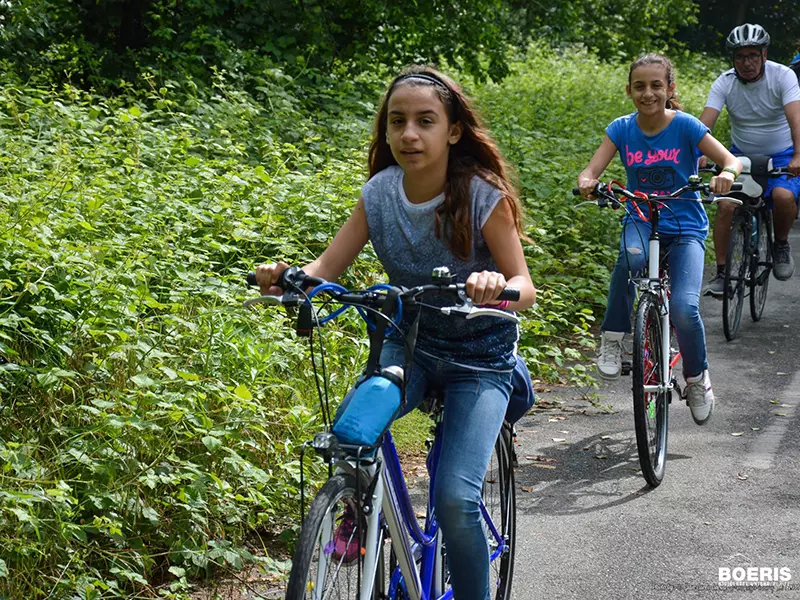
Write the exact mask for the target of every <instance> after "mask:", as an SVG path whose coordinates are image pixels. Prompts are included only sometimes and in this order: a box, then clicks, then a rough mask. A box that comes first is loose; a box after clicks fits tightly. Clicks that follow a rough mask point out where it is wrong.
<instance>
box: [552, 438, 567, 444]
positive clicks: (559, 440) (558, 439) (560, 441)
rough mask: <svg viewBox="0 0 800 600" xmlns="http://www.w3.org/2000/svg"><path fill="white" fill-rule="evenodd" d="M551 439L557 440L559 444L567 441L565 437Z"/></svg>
mask: <svg viewBox="0 0 800 600" xmlns="http://www.w3.org/2000/svg"><path fill="white" fill-rule="evenodd" d="M553 441H554V442H557V443H559V444H563V443H564V442H566V441H567V439H566V438H553Z"/></svg>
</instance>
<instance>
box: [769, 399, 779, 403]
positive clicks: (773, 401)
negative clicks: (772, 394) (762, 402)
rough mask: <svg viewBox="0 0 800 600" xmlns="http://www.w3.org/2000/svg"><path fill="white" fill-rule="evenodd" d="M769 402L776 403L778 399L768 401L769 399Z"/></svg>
mask: <svg viewBox="0 0 800 600" xmlns="http://www.w3.org/2000/svg"><path fill="white" fill-rule="evenodd" d="M769 403H770V404H777V403H778V401H777V400H770V401H769Z"/></svg>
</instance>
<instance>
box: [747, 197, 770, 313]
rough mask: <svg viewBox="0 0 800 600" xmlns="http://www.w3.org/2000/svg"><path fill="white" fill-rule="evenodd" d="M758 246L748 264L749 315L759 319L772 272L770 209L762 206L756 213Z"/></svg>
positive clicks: (764, 304) (765, 301)
mask: <svg viewBox="0 0 800 600" xmlns="http://www.w3.org/2000/svg"><path fill="white" fill-rule="evenodd" d="M756 226H757V227H758V248H757V249H754V250H756V251H757V254H756V251H754V252H753V259H752V263H751V265H750V317H751V318H752V319H753V321H754V322H757V321H760V320H761V316H762V315H763V314H764V307H765V306H766V305H767V290H768V289H769V280H770V275H771V274H772V211H770V210H769V209H768V208H762V209H760V210H759V211H758V212H757V213H756Z"/></svg>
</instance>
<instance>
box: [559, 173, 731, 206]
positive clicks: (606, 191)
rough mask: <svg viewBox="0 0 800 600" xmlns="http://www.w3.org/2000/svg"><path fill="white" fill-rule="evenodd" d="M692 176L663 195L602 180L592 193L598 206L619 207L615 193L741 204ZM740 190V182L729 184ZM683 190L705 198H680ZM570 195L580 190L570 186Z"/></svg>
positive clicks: (647, 199) (649, 198) (629, 196)
mask: <svg viewBox="0 0 800 600" xmlns="http://www.w3.org/2000/svg"><path fill="white" fill-rule="evenodd" d="M693 177H695V176H691V177H690V179H689V183H687V184H686V185H684V186H682V187H680V188H678V189H677V190H675V191H674V192H671V193H669V194H664V195H658V194H648V195H644V194H636V193H634V192H631V191H629V190H626V189H625V188H623V187H620V186H618V185H610V184H607V183H603V182H602V181H600V182H598V183H597V186H596V187H595V189H594V194H595V195H597V196H598V199H597V205H598V206H600V207H604V206H608V205H609V204H610V205H611V206H612V207H613V208H615V209H616V208H619V206H620V204H621V202H620V200H619V198H617V196H616V195H617V194H619V195H621V196H624V197H625V198H627V199H629V200H634V201H635V200H638V201H641V202H648V203H651V202H657V203H662V202H664V201H665V200H688V201H690V202H701V203H703V204H713V203H714V202H717V201H718V200H725V201H727V202H733V203H734V204H741V203H742V202H741V200H737V199H736V198H729V197H727V196H719V197H717V196H715V194H714V192H712V191H711V189H710V188H709V185H708V184H707V183H703V182H701V181H693V180H692V179H693ZM741 190H742V184H741V183H733V184H731V191H734V192H738V191H741ZM684 192H703V193H704V194H706V197H705V198H699V199H698V198H685V197H684V198H682V197H681V194H683V193H684ZM572 195H573V196H580V195H581V191H580V189H578V188H572Z"/></svg>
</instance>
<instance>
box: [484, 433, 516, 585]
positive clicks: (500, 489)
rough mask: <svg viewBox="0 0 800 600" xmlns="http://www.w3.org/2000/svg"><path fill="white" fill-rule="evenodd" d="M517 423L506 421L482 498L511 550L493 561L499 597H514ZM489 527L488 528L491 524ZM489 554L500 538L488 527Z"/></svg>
mask: <svg viewBox="0 0 800 600" xmlns="http://www.w3.org/2000/svg"><path fill="white" fill-rule="evenodd" d="M513 452H514V435H513V427H512V426H511V425H510V424H509V423H507V422H504V423H503V426H502V427H501V429H500V433H499V435H498V436H497V441H496V442H495V445H494V451H493V452H492V458H491V461H490V462H489V468H488V469H487V470H486V475H485V476H484V480H483V490H482V494H481V495H482V499H483V503H484V505H485V506H486V510H487V512H488V513H489V516H490V517H491V519H492V522H493V523H494V525H495V527H497V529H498V533H499V534H500V536H501V537H502V538H503V539H504V540H505V541H506V544H507V550H506V551H505V552H503V553H502V554H501V555H500V556H498V557H497V559H495V560H494V561H493V562H491V563H490V564H489V589H490V590H492V589H495V590H496V592H495V600H509V599H510V598H511V584H512V581H513V578H514V557H515V553H516V527H517V496H516V485H515V483H514V464H513V459H512V456H513ZM487 529H488V528H487ZM487 542H488V544H489V556H491V555H492V554H493V553H494V552H495V551H496V550H497V547H498V545H499V544H498V543H497V539H496V538H495V537H494V535H493V534H492V533H491V532H490V531H488V530H487Z"/></svg>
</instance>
